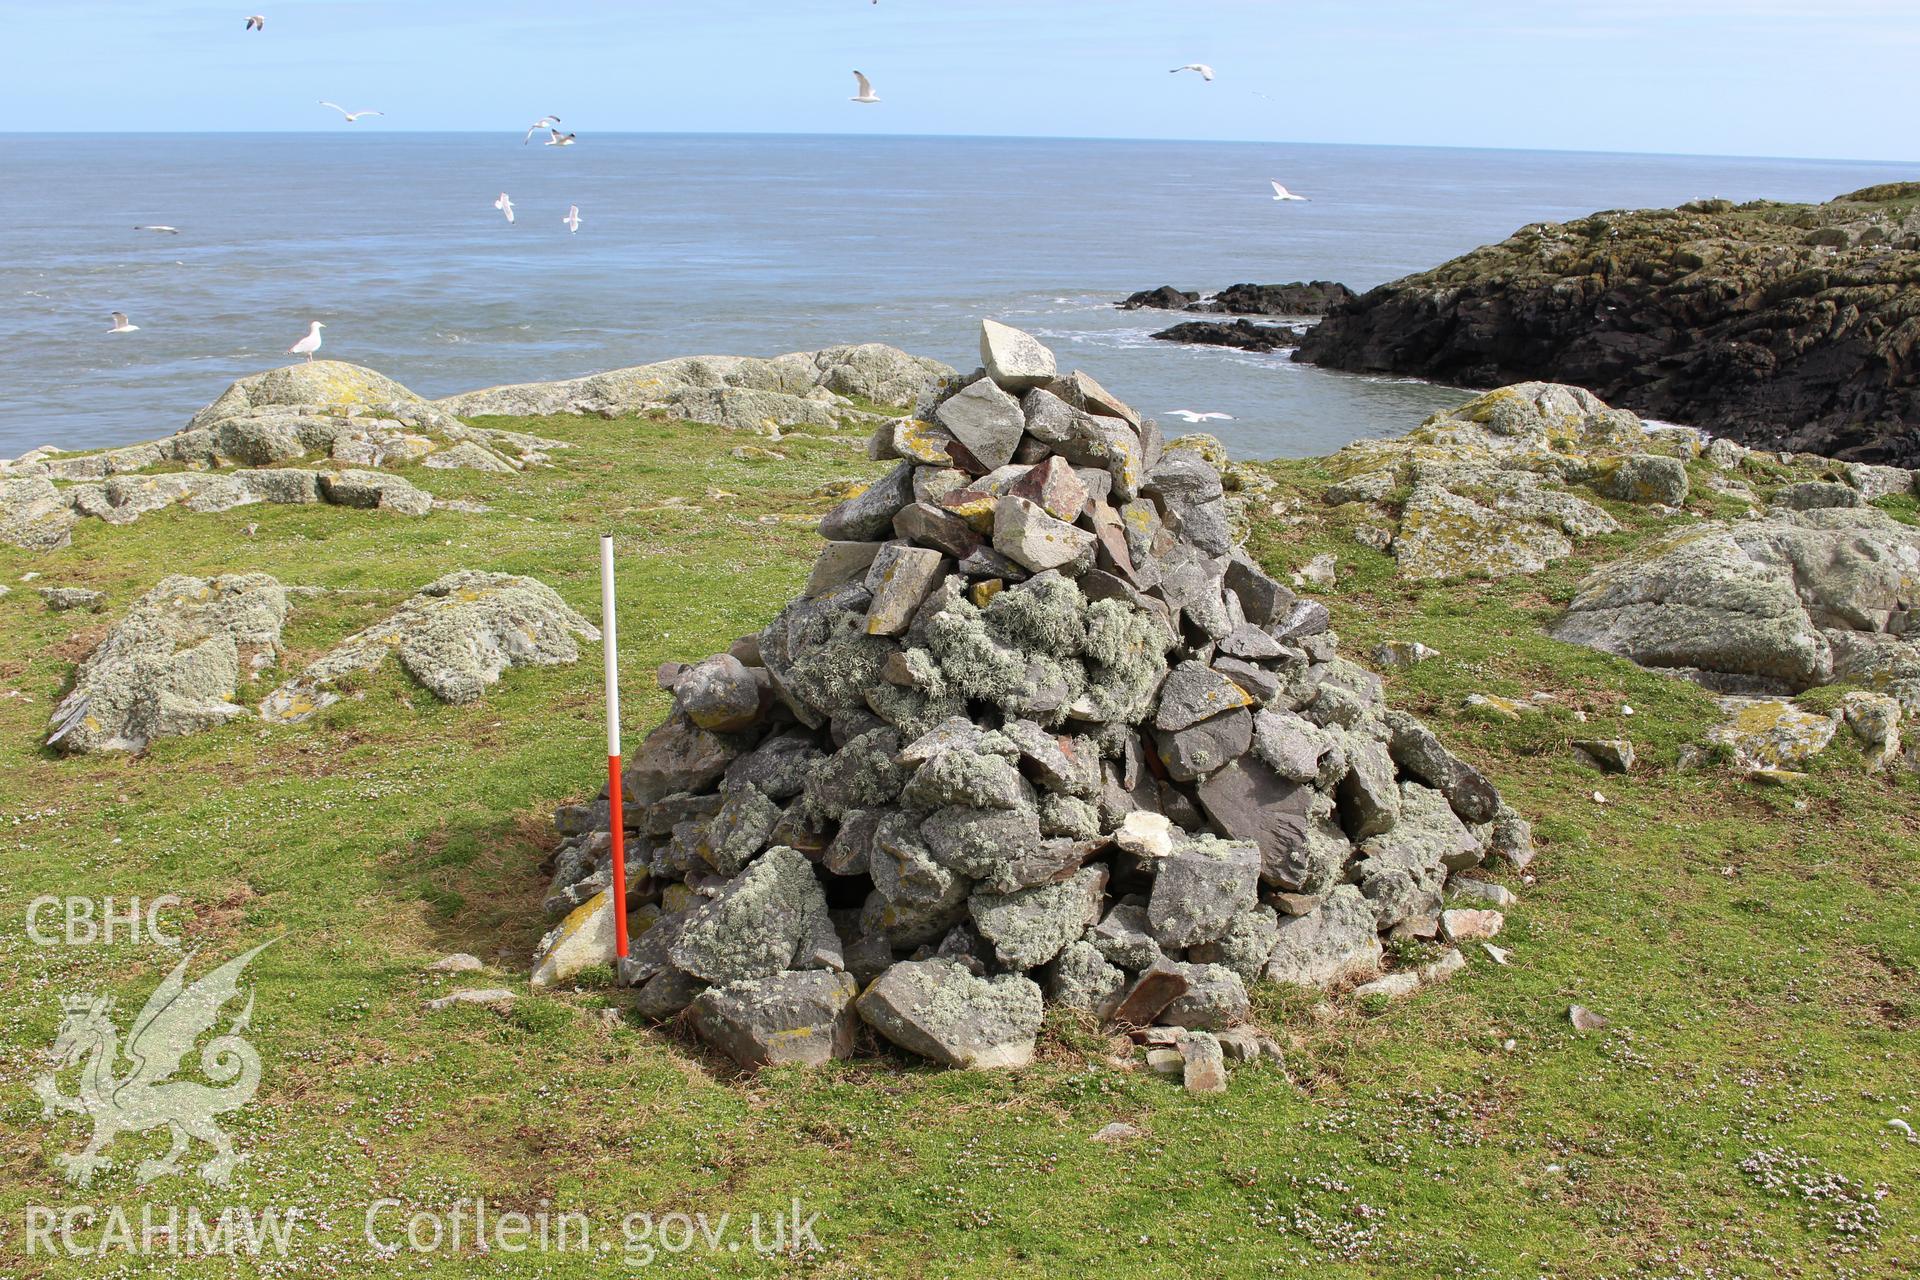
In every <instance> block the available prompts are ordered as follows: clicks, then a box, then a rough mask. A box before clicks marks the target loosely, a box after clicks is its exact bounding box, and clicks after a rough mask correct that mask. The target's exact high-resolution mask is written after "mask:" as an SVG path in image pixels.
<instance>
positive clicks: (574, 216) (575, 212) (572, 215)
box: [560, 204, 580, 235]
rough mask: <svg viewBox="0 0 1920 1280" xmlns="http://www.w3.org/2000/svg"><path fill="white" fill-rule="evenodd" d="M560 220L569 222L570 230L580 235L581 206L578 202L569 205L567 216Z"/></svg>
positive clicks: (568, 228) (568, 227)
mask: <svg viewBox="0 0 1920 1280" xmlns="http://www.w3.org/2000/svg"><path fill="white" fill-rule="evenodd" d="M560 221H562V222H564V223H566V224H567V230H568V231H571V232H572V233H573V234H575V235H579V234H580V206H579V205H577V204H570V205H568V206H567V216H566V217H564V218H562V219H560Z"/></svg>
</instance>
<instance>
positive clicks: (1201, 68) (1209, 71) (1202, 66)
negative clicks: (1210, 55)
mask: <svg viewBox="0 0 1920 1280" xmlns="http://www.w3.org/2000/svg"><path fill="white" fill-rule="evenodd" d="M1182 71H1198V72H1199V73H1200V78H1201V79H1202V80H1208V81H1211V80H1212V79H1213V68H1212V67H1210V66H1208V65H1207V64H1206V63H1204V62H1189V63H1188V64H1187V65H1186V66H1184V67H1175V68H1174V69H1173V70H1172V71H1170V72H1168V74H1169V75H1176V76H1177V75H1179V74H1180V73H1181V72H1182Z"/></svg>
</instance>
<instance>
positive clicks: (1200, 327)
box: [1153, 320, 1306, 352]
mask: <svg viewBox="0 0 1920 1280" xmlns="http://www.w3.org/2000/svg"><path fill="white" fill-rule="evenodd" d="M1305 333H1306V330H1305V329H1302V328H1295V327H1293V326H1291V325H1284V324H1255V323H1253V321H1251V320H1226V321H1221V320H1189V321H1187V322H1186V323H1185V324H1177V325H1174V326H1173V327H1172V328H1171V329H1162V330H1161V331H1160V332H1158V333H1156V334H1154V335H1153V336H1154V337H1156V338H1158V339H1160V340H1161V341H1162V342H1194V343H1199V344H1201V345H1203V346H1209V347H1232V348H1234V349H1235V350H1237V351H1258V352H1269V351H1278V350H1280V349H1281V348H1283V347H1295V346H1298V345H1299V344H1300V340H1301V338H1302V337H1303V336H1304V335H1305Z"/></svg>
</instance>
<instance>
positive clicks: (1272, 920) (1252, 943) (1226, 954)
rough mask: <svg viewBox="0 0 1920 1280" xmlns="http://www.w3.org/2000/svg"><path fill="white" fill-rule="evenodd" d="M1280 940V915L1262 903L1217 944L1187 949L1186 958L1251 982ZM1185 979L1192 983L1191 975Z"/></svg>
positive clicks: (1235, 922) (1239, 918)
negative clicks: (1232, 973)
mask: <svg viewBox="0 0 1920 1280" xmlns="http://www.w3.org/2000/svg"><path fill="white" fill-rule="evenodd" d="M1279 938H1280V918H1279V915H1278V913H1276V912H1275V911H1274V909H1273V908H1272V907H1270V906H1268V905H1266V904H1265V903H1264V902H1263V903H1261V904H1260V905H1258V906H1256V907H1254V908H1253V910H1251V911H1244V912H1242V913H1241V914H1239V915H1237V916H1235V917H1234V918H1233V923H1232V924H1230V925H1229V926H1228V927H1227V931H1226V933H1224V934H1222V935H1221V936H1220V938H1219V939H1218V940H1216V941H1214V942H1203V943H1200V944H1198V945H1196V946H1193V947H1189V948H1188V949H1187V955H1188V956H1189V957H1190V958H1191V959H1192V960H1193V961H1194V963H1195V964H1204V965H1219V966H1221V967H1223V968H1227V969H1231V970H1232V971H1233V972H1234V973H1237V974H1239V975H1240V980H1241V981H1242V982H1254V981H1257V980H1258V979H1259V977H1260V974H1261V971H1262V970H1263V969H1265V968H1266V964H1267V959H1268V957H1270V956H1271V955H1272V954H1273V948H1274V945H1275V944H1276V943H1277V942H1278V941H1279ZM1188 977H1189V980H1191V978H1192V975H1191V974H1189V975H1188ZM1187 1025H1192V1024H1187Z"/></svg>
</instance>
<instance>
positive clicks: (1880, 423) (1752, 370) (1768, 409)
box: [1294, 183, 1920, 466]
mask: <svg viewBox="0 0 1920 1280" xmlns="http://www.w3.org/2000/svg"><path fill="white" fill-rule="evenodd" d="M1916 286H1920V183H1898V184H1892V185H1888V186H1882V187H1872V188H1868V189H1866V190H1862V191H1856V192H1853V193H1851V194H1849V195H1844V196H1840V197H1837V198H1836V199H1834V200H1832V201H1830V202H1828V203H1826V204H1821V205H1795V204H1777V203H1773V202H1770V201H1756V202H1753V203H1751V204H1745V205H1741V206H1739V207H1737V208H1735V207H1733V206H1731V205H1729V204H1728V203H1727V202H1726V201H1700V202H1696V203H1694V204H1690V205H1683V206H1681V207H1680V208H1678V209H1653V210H1640V211H1631V212H1620V211H1615V212H1608V213H1598V214H1594V215H1592V216H1591V217H1586V218H1581V219H1579V220H1577V221H1574V222H1568V223H1564V224H1562V223H1539V224H1535V225H1533V226H1529V227H1525V228H1522V229H1521V230H1520V231H1518V232H1516V233H1515V234H1514V235H1513V236H1512V237H1510V238H1509V239H1507V240H1504V241H1502V242H1500V243H1499V244H1495V245H1489V246H1486V247H1483V248H1480V249H1476V250H1474V251H1473V252H1472V253H1469V254H1466V255H1464V256H1462V257H1459V258H1456V259H1454V260H1453V261H1451V262H1448V263H1445V264H1443V265H1441V266H1439V267H1436V268H1434V269H1433V270H1431V271H1425V272H1421V273H1419V274H1417V275H1412V276H1408V277H1406V278H1404V279H1401V280H1397V281H1394V282H1393V283H1391V284H1386V285H1382V286H1380V287H1379V288H1377V289H1374V290H1372V291H1371V292H1369V293H1367V294H1366V295H1364V296H1363V297H1361V298H1359V299H1357V300H1355V301H1353V302H1350V303H1347V304H1345V305H1343V306H1339V307H1336V308H1334V309H1333V310H1332V311H1331V312H1330V313H1329V314H1328V316H1327V318H1326V319H1325V320H1323V321H1322V322H1321V323H1320V324H1319V325H1318V326H1316V327H1315V328H1314V329H1313V330H1312V331H1311V332H1310V333H1309V335H1308V336H1307V338H1306V340H1305V341H1304V342H1303V343H1302V344H1301V346H1300V348H1299V350H1298V351H1297V352H1296V353H1295V357H1294V358H1295V359H1298V360H1306V361H1311V362H1313V363H1316V364H1321V365H1325V366H1327V367H1329V368H1337V369H1350V370H1359V371H1371V372H1388V373H1398V374H1412V375H1416V376H1419V377H1424V378H1432V379H1435V380H1437V381H1441V382H1452V383H1459V384H1464V385H1468V386H1492V385H1497V384H1499V383H1503V382H1514V381H1519V380H1523V379H1552V380H1554V381H1558V382H1568V383H1575V384H1578V385H1580V386H1583V387H1586V388H1588V389H1589V390H1591V391H1593V392H1594V393H1595V394H1597V395H1600V396H1602V397H1604V398H1605V399H1607V400H1609V401H1611V402H1612V403H1614V404H1617V405H1623V406H1627V407H1630V408H1633V409H1635V410H1638V411H1639V412H1642V413H1645V414H1648V415H1650V416H1653V417H1657V418H1662V419H1666V420H1669V421H1677V422H1687V423H1691V424H1693V425H1695V426H1699V427H1703V428H1707V429H1709V430H1712V431H1714V432H1715V433H1716V434H1724V435H1728V436H1731V437H1733V438H1734V439H1736V440H1740V441H1743V442H1745V443H1748V444H1751V445H1757V446H1764V447H1767V448H1771V449H1791V450H1798V451H1804V452H1811V453H1818V454H1822V455H1825V456H1828V457H1833V458H1839V459H1843V460H1850V461H1858V462H1869V463H1899V464H1902V465H1906V466H1913V465H1916V464H1920V288H1917V287H1916Z"/></svg>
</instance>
